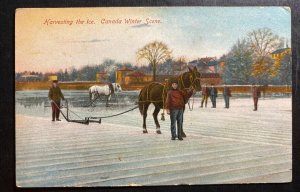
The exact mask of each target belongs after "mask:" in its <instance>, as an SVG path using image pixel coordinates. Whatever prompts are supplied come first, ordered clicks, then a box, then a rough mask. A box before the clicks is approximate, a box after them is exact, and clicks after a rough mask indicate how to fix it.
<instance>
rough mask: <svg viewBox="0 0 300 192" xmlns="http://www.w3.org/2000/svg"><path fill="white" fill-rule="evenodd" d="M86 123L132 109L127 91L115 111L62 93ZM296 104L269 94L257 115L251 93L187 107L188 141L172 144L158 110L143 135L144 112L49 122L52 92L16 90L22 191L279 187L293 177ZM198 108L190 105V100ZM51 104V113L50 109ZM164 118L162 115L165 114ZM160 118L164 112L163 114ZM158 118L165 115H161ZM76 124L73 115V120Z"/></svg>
mask: <svg viewBox="0 0 300 192" xmlns="http://www.w3.org/2000/svg"><path fill="white" fill-rule="evenodd" d="M63 93H64V94H65V97H66V98H67V100H68V101H69V103H70V109H71V110H72V111H74V112H75V113H76V114H77V115H79V116H80V117H86V116H90V115H95V116H103V115H109V114H115V113H119V112H122V111H125V110H127V109H130V108H132V107H133V106H134V103H135V101H136V100H137V92H124V93H122V94H120V95H118V97H117V98H113V99H112V104H111V106H110V107H108V108H106V107H105V106H104V104H101V103H98V104H97V106H96V107H95V108H91V107H82V106H84V105H85V104H86V103H88V93H87V92H84V91H64V90H63ZM291 100H292V98H291V97H288V96H271V95H266V97H265V98H261V99H260V100H259V102H258V111H253V110H252V109H253V101H252V98H251V97H250V96H249V95H244V96H243V95H233V97H232V98H231V100H230V108H229V109H226V108H224V101H223V97H222V96H221V95H220V96H219V97H218V99H217V108H211V103H210V102H208V107H207V108H199V104H200V103H199V102H200V99H199V96H198V95H196V97H195V98H194V105H193V108H194V109H193V110H192V111H190V110H189V109H188V107H187V108H186V111H185V114H184V131H185V133H186V135H187V137H186V138H184V140H183V141H179V140H175V141H171V140H170V138H171V133H170V120H169V116H167V115H166V121H161V120H160V116H159V123H160V125H161V131H162V134H161V135H158V134H156V133H155V124H154V120H153V118H152V112H153V107H150V110H149V111H148V117H147V129H148V132H149V133H148V134H143V133H142V116H141V115H140V113H139V111H138V109H135V110H133V111H131V112H128V113H126V114H123V115H121V116H117V117H114V118H108V119H103V120H102V123H101V124H96V123H93V124H92V123H91V124H90V125H83V124H76V123H68V122H66V121H65V120H64V119H63V117H62V116H61V119H62V121H60V122H52V121H51V109H50V108H49V107H47V106H48V105H49V103H48V100H47V91H18V92H16V181H17V186H21V187H54V186H136V185H173V184H174V185H180V184H224V183H228V184H230V183H266V182H267V183H270V182H271V183H278V182H290V181H291V179H292V101H291ZM191 103H192V102H191ZM45 106H46V107H45ZM161 112H162V111H161ZM161 112H160V113H161ZM159 115H160V114H159ZM74 118H75V116H74Z"/></svg>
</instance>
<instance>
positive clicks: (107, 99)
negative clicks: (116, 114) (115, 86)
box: [106, 95, 111, 107]
mask: <svg viewBox="0 0 300 192" xmlns="http://www.w3.org/2000/svg"><path fill="white" fill-rule="evenodd" d="M110 97H111V95H107V97H106V107H109V104H108V101H109V100H110Z"/></svg>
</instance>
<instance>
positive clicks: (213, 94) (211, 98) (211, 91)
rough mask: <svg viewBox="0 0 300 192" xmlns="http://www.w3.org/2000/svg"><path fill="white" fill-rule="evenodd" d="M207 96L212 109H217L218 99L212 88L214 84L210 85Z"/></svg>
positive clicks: (215, 90)
mask: <svg viewBox="0 0 300 192" xmlns="http://www.w3.org/2000/svg"><path fill="white" fill-rule="evenodd" d="M209 95H210V100H211V103H212V108H216V107H217V104H216V100H217V97H218V90H217V88H216V87H215V86H214V84H211V87H210V89H209Z"/></svg>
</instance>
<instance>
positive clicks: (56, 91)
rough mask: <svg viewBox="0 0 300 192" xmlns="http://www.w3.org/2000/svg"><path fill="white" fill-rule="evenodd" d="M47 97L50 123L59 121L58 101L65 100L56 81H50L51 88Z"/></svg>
mask: <svg viewBox="0 0 300 192" xmlns="http://www.w3.org/2000/svg"><path fill="white" fill-rule="evenodd" d="M48 97H49V99H50V100H51V107H52V121H55V119H56V121H60V119H59V113H60V109H59V108H60V100H61V99H63V100H65V98H64V95H63V94H62V92H61V90H60V88H59V86H58V81H57V80H54V81H52V86H51V87H50V90H49V93H48Z"/></svg>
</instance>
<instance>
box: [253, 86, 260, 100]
mask: <svg viewBox="0 0 300 192" xmlns="http://www.w3.org/2000/svg"><path fill="white" fill-rule="evenodd" d="M252 96H253V97H254V98H259V97H260V88H259V87H252Z"/></svg>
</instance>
